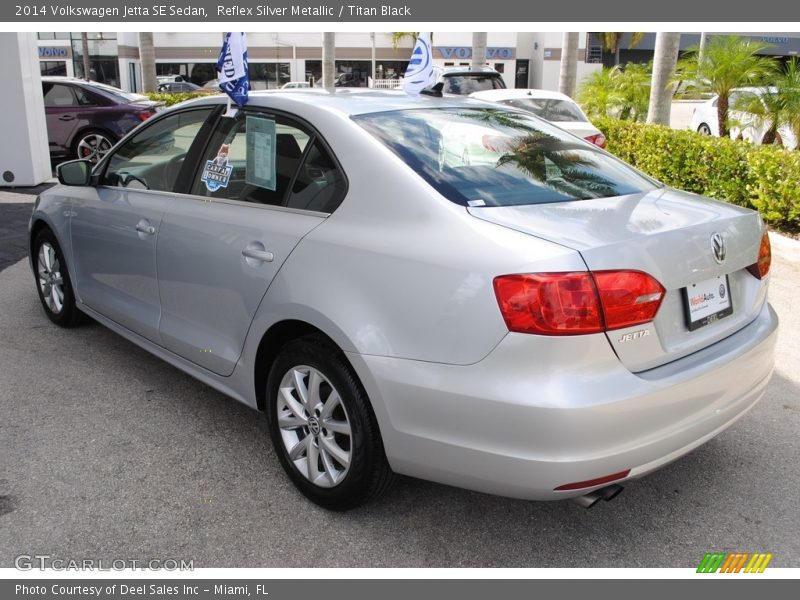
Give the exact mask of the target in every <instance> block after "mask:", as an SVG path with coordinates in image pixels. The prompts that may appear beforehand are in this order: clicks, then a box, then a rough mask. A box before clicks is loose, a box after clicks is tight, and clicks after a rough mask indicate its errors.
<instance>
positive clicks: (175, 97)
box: [145, 92, 214, 106]
mask: <svg viewBox="0 0 800 600" xmlns="http://www.w3.org/2000/svg"><path fill="white" fill-rule="evenodd" d="M213 93H214V92H178V93H176V94H159V93H158V92H147V93H145V96H147V97H148V98H150V100H155V101H156V102H163V103H164V104H165V105H167V106H172V105H173V104H177V103H178V102H183V101H184V100H191V99H192V98H202V97H203V96H208V95H209V94H213Z"/></svg>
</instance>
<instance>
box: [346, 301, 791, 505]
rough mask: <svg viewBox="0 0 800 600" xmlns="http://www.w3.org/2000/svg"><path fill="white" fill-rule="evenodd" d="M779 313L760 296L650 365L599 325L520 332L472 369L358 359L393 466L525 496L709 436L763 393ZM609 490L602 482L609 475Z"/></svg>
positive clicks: (655, 460)
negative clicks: (723, 328)
mask: <svg viewBox="0 0 800 600" xmlns="http://www.w3.org/2000/svg"><path fill="white" fill-rule="evenodd" d="M777 326H778V319H777V316H776V314H775V312H774V311H773V310H772V308H771V307H770V306H769V305H768V304H767V303H765V305H764V308H763V310H762V311H761V312H760V313H759V316H758V317H757V318H756V320H754V321H753V322H752V323H750V324H749V325H747V326H746V327H744V328H743V329H741V330H739V331H738V332H737V333H735V334H733V335H731V336H729V337H728V338H726V339H724V340H721V341H719V342H717V343H716V344H714V345H712V346H709V347H707V348H705V349H704V350H701V351H699V352H696V353H695V354H692V355H690V356H687V357H684V358H682V359H680V360H677V361H674V362H672V363H669V364H667V365H664V366H661V367H657V368H655V369H651V370H649V371H645V372H642V373H637V374H634V373H631V372H630V371H628V370H627V369H625V368H624V367H623V366H622V364H621V363H620V362H619V360H618V359H617V357H616V355H615V354H614V353H613V351H612V350H611V347H610V345H609V343H608V341H607V339H606V338H605V336H604V335H603V334H598V335H591V336H577V337H560V338H542V337H538V336H530V335H525V334H514V333H511V334H509V335H508V336H506V338H504V340H503V341H502V342H501V343H500V344H498V346H497V347H496V348H495V349H494V350H493V352H492V353H491V354H490V355H489V356H487V357H486V358H485V359H483V360H482V361H480V362H478V363H475V364H473V365H469V366H455V365H444V364H438V363H427V362H420V361H412V360H403V359H395V358H386V357H376V356H365V355H359V354H350V355H349V358H350V360H351V362H352V364H353V365H354V367H355V368H356V371H357V372H358V374H359V376H360V377H361V380H362V382H363V383H364V386H365V388H366V390H367V392H368V393H369V395H370V398H371V399H372V402H373V405H374V407H375V412H376V415H377V417H378V421H379V423H380V426H381V433H382V435H383V439H384V445H385V448H386V454H387V457H388V459H389V463H390V464H391V466H392V468H393V469H394V470H395V471H396V472H398V473H402V474H406V475H411V476H414V477H420V478H423V479H428V480H432V481H437V482H440V483H444V484H450V485H455V486H458V487H464V488H468V489H473V490H478V491H482V492H488V493H492V494H499V495H503V496H510V497H516V498H524V499H535V500H552V499H559V498H566V497H570V496H576V495H581V494H584V493H587V492H589V491H591V490H592V489H596V488H597V487H602V486H595V487H593V488H592V487H589V488H584V489H580V490H572V491H555V488H556V487H558V486H561V485H564V484H569V483H573V482H579V481H588V480H592V479H595V478H598V477H602V476H604V475H608V474H610V473H617V472H620V471H625V470H627V469H630V474H629V475H628V476H627V477H626V479H630V478H636V477H641V476H643V475H645V474H647V473H649V472H651V471H654V470H656V469H658V468H660V467H662V466H663V465H665V464H667V463H669V462H671V461H673V460H675V459H676V458H678V457H680V456H682V455H684V454H686V453H687V452H690V451H691V450H693V449H694V448H696V447H697V446H699V445H701V444H703V443H704V442H706V441H708V440H709V439H711V438H712V437H714V436H715V435H717V434H718V433H720V432H721V431H723V430H724V429H725V428H727V427H729V426H730V425H731V424H732V423H733V422H734V421H736V419H738V418H739V417H741V416H742V415H743V414H744V413H745V412H746V411H747V410H748V409H750V408H751V407H752V406H753V405H754V404H755V403H756V402H757V401H758V400H759V398H760V397H761V396H762V394H763V392H764V389H765V387H766V385H767V383H768V381H769V379H770V376H771V374H772V370H773V365H774V357H773V353H774V345H775V341H776V338H777ZM604 485H606V484H604Z"/></svg>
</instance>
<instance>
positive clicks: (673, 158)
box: [595, 119, 800, 230]
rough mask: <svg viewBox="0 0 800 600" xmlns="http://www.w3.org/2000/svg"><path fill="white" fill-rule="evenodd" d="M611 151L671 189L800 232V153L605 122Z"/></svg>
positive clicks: (602, 127)
mask: <svg viewBox="0 0 800 600" xmlns="http://www.w3.org/2000/svg"><path fill="white" fill-rule="evenodd" d="M595 125H597V127H598V128H600V130H602V131H603V133H604V134H605V135H606V138H608V146H607V148H606V149H607V150H608V151H609V152H611V153H613V154H615V155H617V156H619V157H620V158H621V159H623V160H624V161H626V162H629V163H630V164H632V165H634V166H635V167H637V168H638V169H641V170H642V171H644V172H645V173H647V174H648V175H651V176H652V177H655V178H656V179H658V180H660V181H663V182H664V183H666V184H667V185H669V186H672V187H676V188H679V189H682V190H687V191H690V192H696V193H698V194H702V195H704V196H710V197H712V198H717V199H720V200H726V201H728V202H732V203H734V204H738V205H740V206H746V207H748V208H755V209H757V210H759V211H760V212H761V214H762V215H763V216H764V219H765V220H766V221H768V222H769V223H771V224H773V225H776V226H779V227H785V228H788V229H793V230H797V229H799V228H800V150H786V149H784V148H779V147H775V146H756V145H753V144H749V143H747V142H743V141H737V140H731V139H728V138H714V137H707V136H703V135H700V134H698V133H695V132H693V131H688V130H674V129H670V128H668V127H663V126H661V125H646V124H643V123H632V122H630V121H619V120H616V119H600V120H597V121H596V122H595Z"/></svg>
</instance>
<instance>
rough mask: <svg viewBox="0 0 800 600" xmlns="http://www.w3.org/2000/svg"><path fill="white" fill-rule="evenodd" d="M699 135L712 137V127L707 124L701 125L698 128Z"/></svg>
mask: <svg viewBox="0 0 800 600" xmlns="http://www.w3.org/2000/svg"><path fill="white" fill-rule="evenodd" d="M697 133H699V134H701V135H711V127H709V126H708V125H706V124H705V123H700V126H699V127H698V128H697Z"/></svg>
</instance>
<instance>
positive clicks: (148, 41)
mask: <svg viewBox="0 0 800 600" xmlns="http://www.w3.org/2000/svg"><path fill="white" fill-rule="evenodd" d="M139 62H140V63H141V65H142V90H143V91H145V92H155V91H156V88H157V87H158V79H157V78H156V50H155V47H154V46H153V34H152V32H150V33H147V32H143V31H140V32H139Z"/></svg>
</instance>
